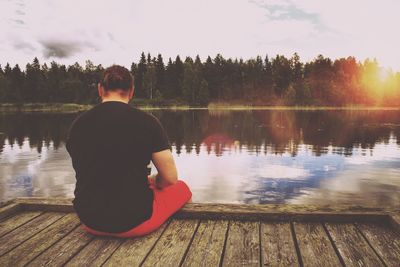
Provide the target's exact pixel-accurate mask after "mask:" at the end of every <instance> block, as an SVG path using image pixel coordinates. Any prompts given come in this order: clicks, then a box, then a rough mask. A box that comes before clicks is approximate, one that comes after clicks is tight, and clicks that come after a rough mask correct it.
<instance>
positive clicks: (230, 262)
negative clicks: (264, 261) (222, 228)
mask: <svg viewBox="0 0 400 267" xmlns="http://www.w3.org/2000/svg"><path fill="white" fill-rule="evenodd" d="M259 234H260V223H259V222H241V221H231V222H230V224H229V230H228V236H227V240H226V247H225V255H224V257H223V260H222V265H223V266H259V265H260V235H259Z"/></svg>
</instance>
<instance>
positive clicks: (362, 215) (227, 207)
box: [16, 198, 400, 222]
mask: <svg viewBox="0 0 400 267" xmlns="http://www.w3.org/2000/svg"><path fill="white" fill-rule="evenodd" d="M71 201H72V199H65V198H63V199H59V198H19V199H17V200H16V202H17V203H20V204H22V205H23V208H24V209H26V210H46V211H62V212H73V207H72V202H71ZM390 212H400V210H399V209H389V208H377V207H360V206H335V207H332V206H311V205H272V204H268V205H265V204H262V205H261V204H256V205H253V204H251V205H249V204H213V203H188V204H186V205H185V206H184V207H183V209H181V210H180V211H178V212H177V213H176V214H175V216H174V218H181V219H205V220H207V219H226V220H252V221H259V220H268V221H287V220H294V221H332V222H355V221H373V222H378V221H383V220H385V221H387V220H389V219H390Z"/></svg>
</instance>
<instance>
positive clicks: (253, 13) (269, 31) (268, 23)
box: [0, 0, 400, 71]
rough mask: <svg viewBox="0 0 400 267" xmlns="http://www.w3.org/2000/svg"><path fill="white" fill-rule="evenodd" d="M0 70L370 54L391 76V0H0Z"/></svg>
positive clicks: (399, 60) (394, 2) (397, 38)
mask: <svg viewBox="0 0 400 267" xmlns="http://www.w3.org/2000/svg"><path fill="white" fill-rule="evenodd" d="M0 10H1V17H0V64H1V65H3V66H4V65H5V63H6V62H10V63H11V64H12V65H14V64H16V63H18V64H20V65H22V66H25V64H26V63H27V62H31V61H32V59H33V58H34V57H35V56H37V57H38V58H39V60H41V62H43V61H46V62H50V61H52V60H55V61H57V62H59V63H64V64H72V63H74V62H75V61H78V62H80V63H82V64H84V62H85V60H87V59H90V60H92V61H93V62H94V63H95V64H103V65H104V66H108V65H110V64H112V63H117V64H122V65H125V66H130V64H131V62H132V61H135V62H137V61H138V60H139V56H140V53H141V52H142V51H144V52H146V53H147V52H150V53H151V54H152V55H154V56H156V54H157V53H161V54H162V55H163V56H164V59H165V62H166V61H167V60H168V57H172V58H175V56H176V55H177V54H179V55H181V56H182V57H185V56H192V57H194V56H196V55H197V54H199V55H200V57H201V58H202V59H203V60H204V59H205V58H206V57H207V55H211V56H212V57H214V56H215V55H216V54H217V53H221V54H222V55H223V56H224V57H238V58H240V57H242V58H244V59H248V58H251V57H255V56H257V55H261V56H263V57H264V56H265V55H266V54H268V55H269V56H271V57H273V56H275V55H276V54H284V55H286V56H291V55H292V54H293V53H294V52H297V53H298V54H299V55H300V57H301V59H302V60H303V61H309V60H312V59H313V58H315V57H316V56H317V55H318V54H323V55H324V56H328V57H330V58H339V57H347V56H355V57H356V58H357V59H358V60H361V61H363V60H364V59H365V58H367V57H369V58H376V59H377V60H378V61H379V63H380V64H381V66H384V67H391V68H392V69H393V70H395V71H400V51H399V49H400V34H399V29H398V27H399V25H400V15H399V11H400V1H398V0H379V1H376V0H334V1H328V0H326V1H325V0H324V1H321V0H303V1H301V0H270V1H268V0H265V1H261V0H250V1H248V0H196V1H194V0H164V1H163V0H112V1H110V0H104V1H103V0H0Z"/></svg>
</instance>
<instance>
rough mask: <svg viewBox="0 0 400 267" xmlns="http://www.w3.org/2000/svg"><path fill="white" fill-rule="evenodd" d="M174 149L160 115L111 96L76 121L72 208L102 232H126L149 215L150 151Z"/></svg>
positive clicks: (72, 135) (72, 134)
mask: <svg viewBox="0 0 400 267" xmlns="http://www.w3.org/2000/svg"><path fill="white" fill-rule="evenodd" d="M165 149H170V144H169V142H168V138H167V135H166V133H165V131H164V129H163V127H162V126H161V124H160V122H159V121H158V119H157V118H156V117H154V116H152V115H150V114H148V113H145V112H143V111H140V110H138V109H135V108H133V107H131V106H129V105H128V104H125V103H122V102H117V101H109V102H104V103H101V104H98V105H97V106H95V107H94V108H92V109H91V110H89V111H87V112H85V113H83V114H81V115H80V116H79V117H78V118H77V119H75V121H74V122H73V123H72V126H71V129H70V132H69V136H68V140H67V150H68V152H69V154H70V155H71V158H72V165H73V167H74V169H75V172H76V187H75V192H74V193H75V199H74V201H73V203H74V208H75V210H76V212H77V214H78V216H79V218H80V219H81V221H82V222H83V223H84V224H85V225H87V226H89V227H90V228H92V229H94V230H98V231H103V232H110V233H118V232H124V231H127V230H129V229H131V228H133V227H135V226H137V225H139V224H140V223H142V222H144V221H145V220H147V219H149V218H150V216H151V214H152V211H153V208H152V203H153V192H152V190H151V189H149V187H148V183H147V165H148V164H149V163H150V160H151V156H152V153H154V152H158V151H162V150H165Z"/></svg>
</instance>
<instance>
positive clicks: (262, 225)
mask: <svg viewBox="0 0 400 267" xmlns="http://www.w3.org/2000/svg"><path fill="white" fill-rule="evenodd" d="M24 201H25V200H18V201H16V202H15V201H14V202H13V203H11V204H10V205H11V209H7V206H5V207H2V208H1V209H3V211H6V213H5V214H6V216H4V217H3V218H2V219H0V266H26V265H28V266H60V265H62V266H64V265H67V266H86V265H91V266H103V265H105V266H141V265H143V266H153V265H156V266H221V265H223V266H260V265H262V266H341V265H346V266H399V265H398V262H400V239H399V235H400V231H398V230H399V229H400V228H399V226H398V224H397V221H398V219H399V218H398V217H396V216H398V214H400V213H396V212H388V213H387V212H386V211H384V210H379V209H376V210H374V209H369V208H367V209H365V213H364V215H363V216H364V217H368V216H372V217H373V219H367V220H363V218H364V217H362V216H361V217H358V215H359V213H363V211H362V210H363V209H362V208H361V209H360V208H347V209H343V210H342V211H343V213H345V215H344V216H342V217H340V218H338V219H332V218H333V217H334V216H336V213H337V212H339V211H338V210H340V209H332V213H330V212H329V210H328V209H329V208H323V209H322V210H320V211H319V210H318V209H314V208H313V207H308V208H306V207H302V206H300V209H299V212H298V213H297V211H296V210H295V209H293V208H292V207H291V206H286V205H284V206H281V207H277V206H275V205H266V206H262V207H261V206H260V205H254V207H253V205H226V204H224V205H219V204H188V205H187V206H186V207H185V208H184V209H183V210H182V211H181V212H178V213H177V214H176V215H175V216H173V217H172V218H171V219H170V221H169V222H168V223H166V224H164V225H163V226H162V227H161V228H160V229H158V230H157V231H155V232H153V233H152V234H150V235H147V236H144V237H140V238H129V239H119V238H111V237H95V236H93V235H90V234H87V233H86V232H84V231H83V229H82V228H81V227H79V224H80V222H79V220H78V218H77V217H76V215H75V214H74V213H71V211H72V210H71V209H72V205H71V203H70V200H63V199H61V200H57V201H53V200H45V201H42V200H41V199H28V200H26V201H27V202H29V203H28V204H27V203H25V204H23V202H24ZM48 206H50V208H49V207H48ZM208 206H209V209H207V207H208ZM43 207H44V210H42V208H43ZM246 209H248V210H247V211H246ZM49 210H50V212H49ZM59 210H61V211H63V212H54V211H59ZM306 210H308V211H306ZM258 211H260V214H261V215H256V213H257V212H258ZM279 211H282V212H286V213H285V214H283V215H279V214H278V213H279ZM217 212H218V213H219V216H218V215H217ZM326 213H330V215H329V216H326ZM299 214H300V217H298V216H299ZM321 214H322V216H320V215H321ZM209 215H210V216H209ZM253 215H254V216H253ZM247 216H248V217H247ZM307 216H311V219H307ZM318 216H320V217H319V220H318V221H316V220H317V219H318ZM332 216H333V217H332ZM346 216H347V217H346ZM374 216H375V217H374ZM177 218H189V219H177ZM210 218H211V219H210ZM212 218H213V219H212ZM221 218H225V219H221ZM236 218H239V219H238V220H237V219H236ZM351 218H355V219H356V220H355V221H351V220H350V219H351ZM348 220H350V221H351V222H350V223H343V222H347V221H348ZM338 222H341V223H338Z"/></svg>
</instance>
